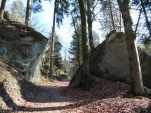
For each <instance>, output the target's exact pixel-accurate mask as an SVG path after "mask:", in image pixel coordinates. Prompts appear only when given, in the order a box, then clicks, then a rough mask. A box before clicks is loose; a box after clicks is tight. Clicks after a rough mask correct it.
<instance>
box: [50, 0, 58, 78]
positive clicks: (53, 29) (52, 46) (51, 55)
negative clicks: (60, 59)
mask: <svg viewBox="0 0 151 113" xmlns="http://www.w3.org/2000/svg"><path fill="white" fill-rule="evenodd" d="M56 4H57V2H56V0H55V1H54V12H53V25H52V32H51V37H50V40H51V41H50V72H49V75H50V76H52V75H53V69H54V65H53V64H54V45H55V38H54V33H55V22H56Z"/></svg>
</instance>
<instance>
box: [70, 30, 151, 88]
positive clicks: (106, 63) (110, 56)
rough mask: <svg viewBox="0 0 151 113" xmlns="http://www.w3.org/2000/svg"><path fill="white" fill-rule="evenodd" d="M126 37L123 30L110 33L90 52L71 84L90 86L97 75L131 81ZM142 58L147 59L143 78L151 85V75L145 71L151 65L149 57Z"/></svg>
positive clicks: (146, 83) (144, 63)
mask: <svg viewBox="0 0 151 113" xmlns="http://www.w3.org/2000/svg"><path fill="white" fill-rule="evenodd" d="M125 37H126V36H125V34H124V33H122V32H114V33H111V34H109V35H108V36H107V37H106V40H105V41H104V42H103V43H102V44H100V45H99V46H98V47H96V48H95V49H94V50H93V51H92V52H91V53H90V55H89V60H88V61H87V62H85V63H84V64H82V65H81V66H80V67H79V69H78V70H77V71H76V72H75V73H74V75H73V78H72V80H71V83H70V85H71V86H73V87H74V86H84V87H89V86H90V85H92V84H93V82H94V81H93V80H96V77H99V78H106V79H110V80H116V81H124V82H127V83H129V82H130V79H131V77H130V75H129V61H128V53H127V48H126V42H125ZM140 53H142V52H140ZM141 56H142V55H141ZM141 58H142V61H145V62H143V64H142V70H143V80H145V81H144V82H145V85H147V86H149V87H151V85H149V84H150V83H149V81H150V80H151V77H149V73H148V72H146V71H144V68H145V67H150V66H151V65H150V66H148V64H146V62H148V60H147V59H144V57H141ZM146 58H148V57H146ZM148 59H149V58H148ZM150 59H151V57H150ZM88 64H89V65H88ZM146 65H147V66H146ZM144 66H145V67H144ZM145 70H146V68H145ZM145 73H147V74H145ZM148 78H150V79H148ZM86 81H89V82H86ZM148 83H149V84H148Z"/></svg>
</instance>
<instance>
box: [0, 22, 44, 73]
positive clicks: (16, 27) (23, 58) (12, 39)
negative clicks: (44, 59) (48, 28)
mask: <svg viewBox="0 0 151 113" xmlns="http://www.w3.org/2000/svg"><path fill="white" fill-rule="evenodd" d="M46 43H47V39H46V38H45V37H44V36H43V35H41V34H40V33H38V32H36V31H34V30H33V29H31V28H28V27H26V26H24V25H20V24H17V23H14V24H12V23H11V24H7V23H5V24H1V25H0V57H2V58H3V59H6V60H7V61H8V62H9V63H10V64H12V65H15V67H18V68H19V69H20V71H22V73H23V74H25V75H29V74H30V73H31V71H32V70H31V69H32V67H33V64H34V63H35V62H36V60H37V59H38V57H39V55H40V54H41V53H42V51H43V49H44V47H45V45H46Z"/></svg>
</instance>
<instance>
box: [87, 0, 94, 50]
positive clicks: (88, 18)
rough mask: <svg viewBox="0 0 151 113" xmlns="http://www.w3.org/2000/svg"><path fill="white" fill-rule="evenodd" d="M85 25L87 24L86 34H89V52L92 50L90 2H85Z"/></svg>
mask: <svg viewBox="0 0 151 113" xmlns="http://www.w3.org/2000/svg"><path fill="white" fill-rule="evenodd" d="M86 3H87V23H88V33H89V45H90V48H91V50H92V49H94V43H93V34H92V13H91V9H90V5H91V4H90V1H89V0H87V2H86Z"/></svg>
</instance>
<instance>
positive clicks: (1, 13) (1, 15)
mask: <svg viewBox="0 0 151 113" xmlns="http://www.w3.org/2000/svg"><path fill="white" fill-rule="evenodd" d="M5 5H6V0H2V1H1V7H0V20H3V19H4V9H5Z"/></svg>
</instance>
